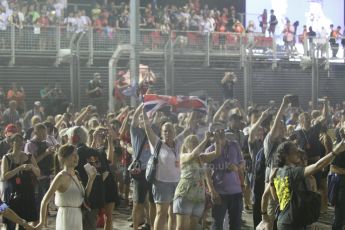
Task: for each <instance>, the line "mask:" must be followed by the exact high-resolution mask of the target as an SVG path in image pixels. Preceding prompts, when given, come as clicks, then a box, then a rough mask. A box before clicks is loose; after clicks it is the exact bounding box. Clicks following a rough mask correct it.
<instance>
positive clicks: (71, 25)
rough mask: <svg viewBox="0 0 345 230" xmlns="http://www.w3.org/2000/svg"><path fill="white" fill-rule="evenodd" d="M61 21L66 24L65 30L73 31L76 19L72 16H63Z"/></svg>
mask: <svg viewBox="0 0 345 230" xmlns="http://www.w3.org/2000/svg"><path fill="white" fill-rule="evenodd" d="M63 23H64V24H65V25H67V28H66V30H67V32H74V31H75V28H76V26H77V20H76V19H75V18H74V17H67V18H65V20H64V21H63Z"/></svg>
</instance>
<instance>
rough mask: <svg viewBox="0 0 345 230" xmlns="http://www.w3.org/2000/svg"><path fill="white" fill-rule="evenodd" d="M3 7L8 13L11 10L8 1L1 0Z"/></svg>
mask: <svg viewBox="0 0 345 230" xmlns="http://www.w3.org/2000/svg"><path fill="white" fill-rule="evenodd" d="M1 5H2V6H3V7H4V8H5V10H6V11H7V10H8V9H9V6H8V2H7V0H1Z"/></svg>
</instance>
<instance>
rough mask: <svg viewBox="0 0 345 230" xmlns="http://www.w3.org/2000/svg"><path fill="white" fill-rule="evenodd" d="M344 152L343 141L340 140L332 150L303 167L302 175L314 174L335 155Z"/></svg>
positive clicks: (344, 145) (344, 144)
mask: <svg viewBox="0 0 345 230" xmlns="http://www.w3.org/2000/svg"><path fill="white" fill-rule="evenodd" d="M344 152H345V142H344V141H342V142H340V143H339V144H338V145H337V146H336V147H335V148H334V150H333V151H332V152H330V153H328V154H327V155H325V156H324V157H322V158H321V159H320V160H318V161H317V162H316V163H315V164H312V165H309V166H307V167H305V169H304V176H305V177H307V176H310V175H313V174H315V173H316V172H317V171H320V170H321V169H323V168H324V167H326V166H327V165H329V164H330V163H331V162H332V160H333V159H334V157H335V156H337V155H339V154H344Z"/></svg>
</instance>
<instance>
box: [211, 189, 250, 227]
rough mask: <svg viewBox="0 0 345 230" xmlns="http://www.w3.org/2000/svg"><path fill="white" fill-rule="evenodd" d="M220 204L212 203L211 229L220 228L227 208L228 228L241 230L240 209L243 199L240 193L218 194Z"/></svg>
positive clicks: (241, 208)
mask: <svg viewBox="0 0 345 230" xmlns="http://www.w3.org/2000/svg"><path fill="white" fill-rule="evenodd" d="M220 197H221V199H222V200H221V204H220V205H214V206H213V208H212V217H213V219H214V223H213V224H212V230H222V229H223V222H224V217H225V213H226V211H227V210H228V213H229V229H230V230H241V226H242V210H243V200H242V193H238V194H233V195H223V194H220Z"/></svg>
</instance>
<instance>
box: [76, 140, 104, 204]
mask: <svg viewBox="0 0 345 230" xmlns="http://www.w3.org/2000/svg"><path fill="white" fill-rule="evenodd" d="M77 152H78V155H79V162H78V166H77V167H76V170H77V171H78V174H79V176H80V179H81V181H82V183H83V185H84V187H86V185H87V181H88V176H87V173H86V171H85V169H84V165H85V164H86V163H88V162H89V161H90V158H91V157H94V158H96V160H98V161H99V159H100V157H99V153H98V151H97V150H95V149H92V148H89V147H87V146H86V145H78V146H77ZM104 198H105V195H104V184H103V179H102V174H99V175H97V176H96V179H95V180H94V182H93V185H92V189H91V193H90V195H89V197H88V199H87V200H88V202H89V204H90V207H91V209H98V208H102V207H103V206H104Z"/></svg>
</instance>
